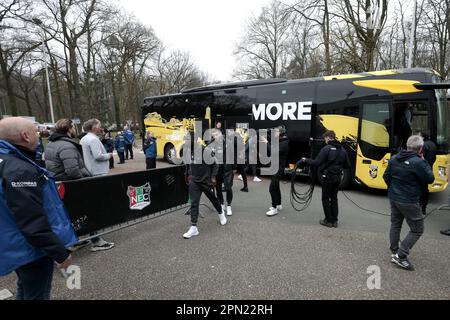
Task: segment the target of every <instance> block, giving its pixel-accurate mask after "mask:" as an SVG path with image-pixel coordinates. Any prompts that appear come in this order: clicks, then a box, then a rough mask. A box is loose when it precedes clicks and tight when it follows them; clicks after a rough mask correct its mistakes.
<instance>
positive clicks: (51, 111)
mask: <svg viewBox="0 0 450 320" xmlns="http://www.w3.org/2000/svg"><path fill="white" fill-rule="evenodd" d="M33 22H34V23H36V24H37V25H38V26H39V27H41V30H42V32H41V38H42V57H43V60H44V64H45V77H46V79H47V89H48V103H49V105H50V115H51V117H52V123H55V115H54V113H53V100H52V90H51V88H50V78H49V76H48V67H47V55H46V54H45V44H44V43H45V30H44V28H43V27H42V20H40V19H38V18H34V19H33Z"/></svg>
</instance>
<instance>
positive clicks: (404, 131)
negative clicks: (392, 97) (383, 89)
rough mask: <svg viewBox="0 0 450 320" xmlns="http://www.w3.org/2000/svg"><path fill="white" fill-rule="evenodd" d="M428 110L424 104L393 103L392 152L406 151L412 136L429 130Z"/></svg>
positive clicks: (409, 102)
mask: <svg viewBox="0 0 450 320" xmlns="http://www.w3.org/2000/svg"><path fill="white" fill-rule="evenodd" d="M428 109H429V106H428V104H426V103H424V102H416V101H414V102H411V101H408V102H396V103H394V119H395V121H394V152H398V151H400V149H406V142H407V141H408V138H409V137H410V136H411V135H412V134H416V133H419V132H422V131H427V130H429V119H428V114H429V112H428Z"/></svg>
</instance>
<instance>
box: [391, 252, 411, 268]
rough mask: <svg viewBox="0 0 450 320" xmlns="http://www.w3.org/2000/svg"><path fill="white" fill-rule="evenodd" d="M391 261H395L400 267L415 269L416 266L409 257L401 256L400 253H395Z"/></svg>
mask: <svg viewBox="0 0 450 320" xmlns="http://www.w3.org/2000/svg"><path fill="white" fill-rule="evenodd" d="M391 262H392V263H395V264H396V265H398V266H399V267H400V268H402V269H405V270H408V271H414V267H413V265H412V264H411V262H409V260H408V258H406V257H405V258H400V257H399V256H398V254H395V255H394V256H393V257H392V258H391Z"/></svg>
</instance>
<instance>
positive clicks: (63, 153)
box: [45, 133, 91, 181]
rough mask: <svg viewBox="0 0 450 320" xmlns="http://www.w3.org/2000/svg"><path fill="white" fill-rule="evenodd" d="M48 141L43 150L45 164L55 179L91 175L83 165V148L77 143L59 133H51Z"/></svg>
mask: <svg viewBox="0 0 450 320" xmlns="http://www.w3.org/2000/svg"><path fill="white" fill-rule="evenodd" d="M49 141H50V142H49V144H48V145H47V148H46V151H45V166H46V167H47V170H48V171H51V172H52V173H53V174H54V175H55V179H56V180H57V181H67V180H76V179H81V178H86V177H90V176H91V173H90V172H89V171H88V170H87V169H86V166H85V165H84V161H83V157H82V153H83V150H82V149H81V146H80V145H79V144H78V143H76V142H75V141H73V140H72V139H70V138H69V137H68V136H67V135H65V134H61V133H54V134H52V135H51V136H50V138H49Z"/></svg>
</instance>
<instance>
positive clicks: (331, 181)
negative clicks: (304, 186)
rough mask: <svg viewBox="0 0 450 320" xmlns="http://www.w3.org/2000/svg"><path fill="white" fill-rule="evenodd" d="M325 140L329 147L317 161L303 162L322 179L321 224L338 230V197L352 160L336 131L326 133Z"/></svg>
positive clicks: (323, 149) (322, 151) (304, 159)
mask: <svg viewBox="0 0 450 320" xmlns="http://www.w3.org/2000/svg"><path fill="white" fill-rule="evenodd" d="M323 138H324V140H325V143H326V144H327V145H326V146H325V147H323V148H322V150H320V152H319V154H318V155H317V158H316V159H315V160H311V159H306V158H303V161H305V162H307V163H308V164H309V165H310V166H311V167H313V168H317V169H318V173H319V174H320V176H321V177H322V206H323V211H324V213H325V219H321V220H320V221H319V222H320V224H321V225H323V226H326V227H329V228H332V227H334V228H337V227H338V214H339V206H338V196H337V195H338V191H339V185H340V183H341V176H342V173H343V170H344V169H349V168H350V160H349V159H348V154H347V151H345V149H344V148H343V146H342V144H341V143H340V142H339V141H337V140H336V133H335V132H334V131H327V132H325V133H324V134H323Z"/></svg>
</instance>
